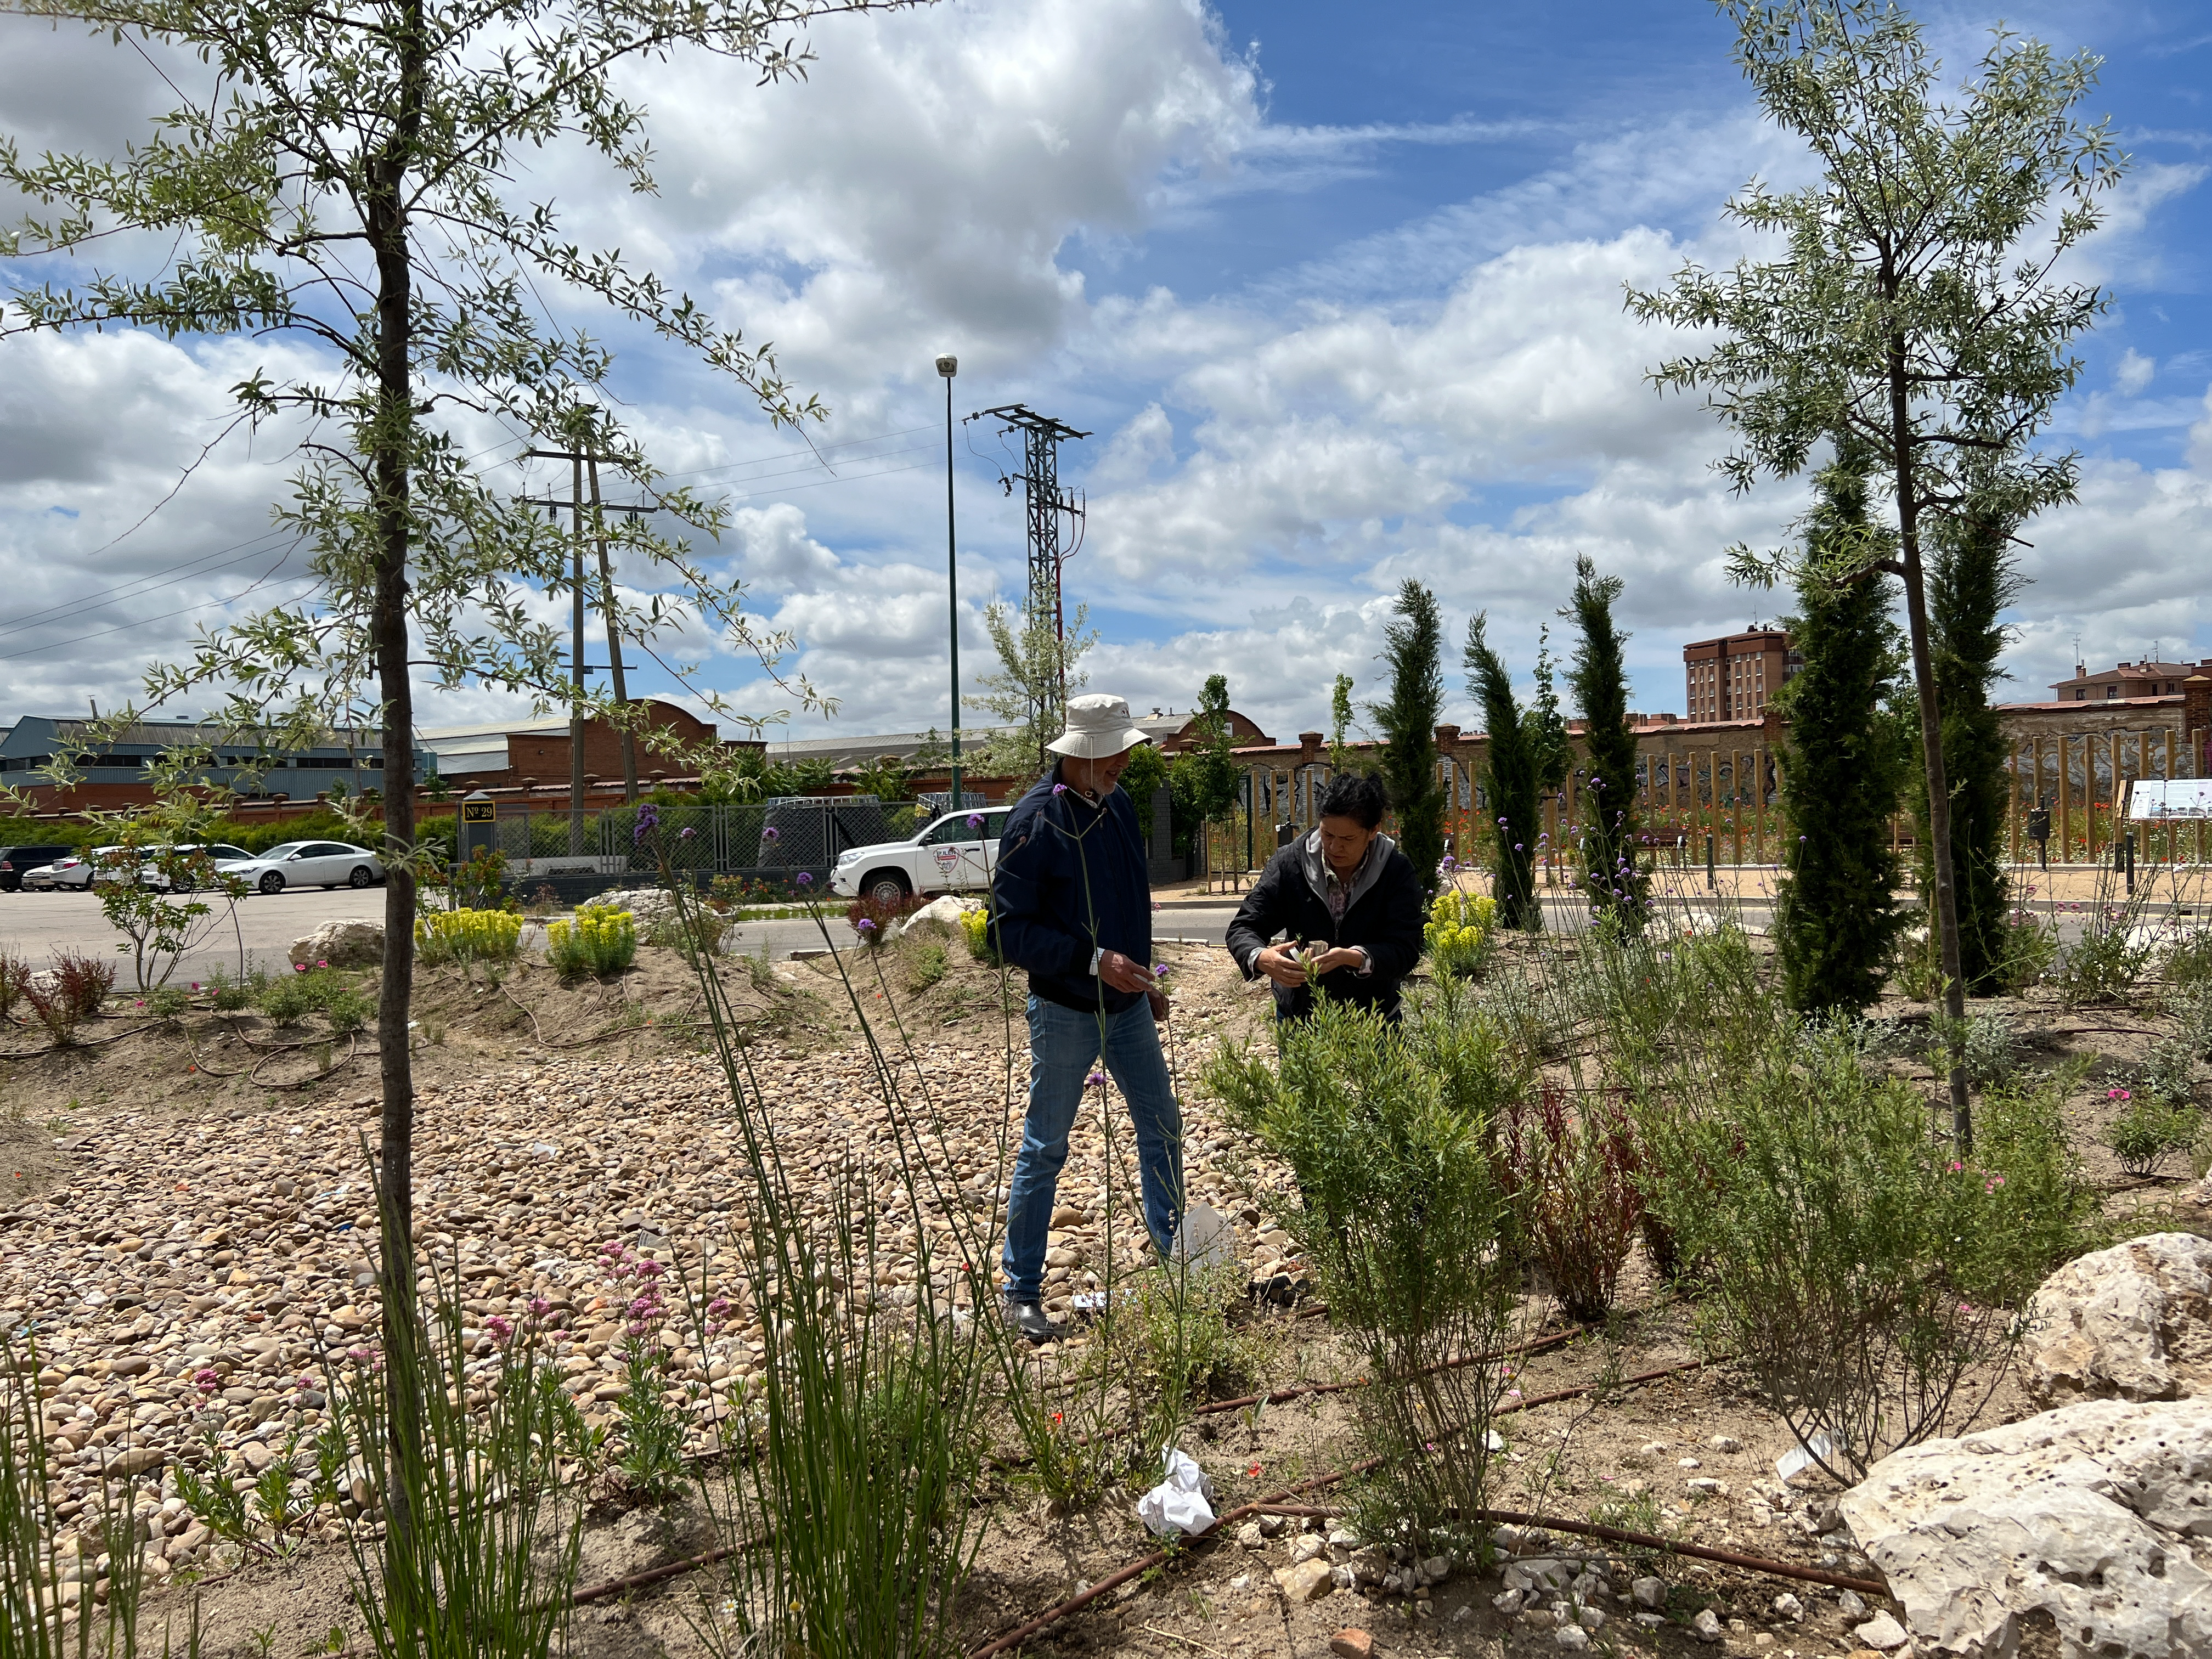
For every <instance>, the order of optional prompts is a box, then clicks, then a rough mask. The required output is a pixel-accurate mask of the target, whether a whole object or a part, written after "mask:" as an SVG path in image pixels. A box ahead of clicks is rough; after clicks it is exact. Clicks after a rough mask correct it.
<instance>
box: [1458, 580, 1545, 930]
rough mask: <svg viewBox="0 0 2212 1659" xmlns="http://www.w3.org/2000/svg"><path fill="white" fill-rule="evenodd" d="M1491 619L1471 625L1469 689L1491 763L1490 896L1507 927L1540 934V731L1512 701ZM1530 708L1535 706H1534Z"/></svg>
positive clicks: (1479, 616) (1486, 777) (1487, 776)
mask: <svg viewBox="0 0 2212 1659" xmlns="http://www.w3.org/2000/svg"><path fill="white" fill-rule="evenodd" d="M1487 621H1488V619H1487V617H1486V616H1485V615H1484V613H1482V612H1480V611H1477V612H1476V613H1475V615H1474V617H1472V618H1470V619H1469V621H1468V624H1467V652H1466V654H1465V656H1464V658H1463V659H1462V660H1463V661H1464V662H1465V663H1466V665H1467V694H1468V696H1470V697H1473V698H1474V700H1475V701H1476V702H1480V704H1481V705H1482V725H1483V730H1484V732H1486V735H1487V736H1488V738H1489V751H1490V753H1489V761H1488V764H1487V765H1486V766H1485V767H1484V769H1483V788H1484V792H1485V793H1486V795H1487V796H1488V798H1489V801H1490V810H1489V812H1488V813H1487V815H1486V816H1487V817H1488V818H1489V822H1490V832H1491V835H1492V837H1493V838H1494V842H1495V846H1496V848H1497V851H1496V854H1495V855H1494V856H1493V857H1492V860H1491V863H1490V868H1491V872H1492V874H1491V878H1490V896H1492V898H1494V899H1496V900H1497V901H1498V926H1499V927H1519V928H1523V929H1525V930H1526V931H1528V932H1529V933H1539V932H1541V931H1542V928H1543V926H1544V908H1543V906H1542V905H1541V904H1540V903H1539V902H1537V899H1536V836H1537V829H1536V826H1537V823H1538V822H1539V821H1540V817H1541V811H1542V806H1541V802H1540V800H1539V799H1538V796H1539V791H1540V787H1541V777H1540V773H1541V758H1540V757H1539V755H1538V753H1537V744H1536V736H1537V733H1536V732H1535V729H1534V726H1532V724H1531V722H1530V721H1529V720H1528V717H1527V716H1526V715H1524V714H1522V711H1521V709H1520V708H1519V707H1518V706H1517V705H1516V703H1515V702H1514V700H1513V677H1512V676H1511V675H1510V674H1508V673H1507V672H1506V671H1505V665H1504V663H1502V662H1500V661H1499V660H1498V653H1496V652H1495V651H1493V650H1492V649H1491V648H1490V641H1489V639H1488V637H1487V635H1486V632H1485V630H1486V626H1487ZM1530 712H1531V713H1533V712H1534V711H1533V710H1532V711H1530Z"/></svg>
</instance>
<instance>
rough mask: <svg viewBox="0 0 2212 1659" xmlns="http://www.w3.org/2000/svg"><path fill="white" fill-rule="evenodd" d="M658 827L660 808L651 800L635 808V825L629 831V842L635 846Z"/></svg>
mask: <svg viewBox="0 0 2212 1659" xmlns="http://www.w3.org/2000/svg"><path fill="white" fill-rule="evenodd" d="M659 828H660V809H659V807H658V806H655V805H653V803H652V802H651V801H647V802H646V804H645V805H642V806H641V807H639V808H638V809H637V827H636V828H635V829H632V830H631V831H630V832H629V839H630V844H631V845H632V846H635V845H636V844H637V843H638V842H641V841H643V840H644V839H645V838H646V837H647V836H649V835H651V834H652V833H653V831H654V830H656V829H659Z"/></svg>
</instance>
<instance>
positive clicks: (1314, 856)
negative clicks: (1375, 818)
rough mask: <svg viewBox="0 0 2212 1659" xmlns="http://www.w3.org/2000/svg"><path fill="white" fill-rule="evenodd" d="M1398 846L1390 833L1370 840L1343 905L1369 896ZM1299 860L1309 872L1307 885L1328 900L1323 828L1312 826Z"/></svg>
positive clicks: (1324, 902) (1301, 844)
mask: <svg viewBox="0 0 2212 1659" xmlns="http://www.w3.org/2000/svg"><path fill="white" fill-rule="evenodd" d="M1397 850H1398V843H1397V842H1395V841H1393V840H1391V839H1390V837H1389V836H1376V837H1375V839H1374V840H1373V841H1371V842H1369V843H1368V846H1367V861H1366V862H1365V863H1364V864H1363V865H1361V866H1359V874H1358V876H1357V877H1356V878H1353V880H1352V896H1351V897H1349V898H1347V899H1346V900H1345V902H1344V908H1345V909H1346V910H1347V911H1349V910H1350V909H1351V908H1352V906H1353V905H1355V904H1357V903H1358V902H1359V901H1360V900H1361V899H1363V898H1364V897H1366V896H1367V893H1368V890H1369V889H1370V888H1372V887H1373V886H1374V885H1375V884H1376V882H1378V881H1380V880H1382V878H1383V866H1384V865H1386V864H1388V863H1389V861H1390V854H1393V853H1395V852H1396V851H1397ZM1298 864H1299V866H1300V867H1301V868H1302V869H1304V871H1305V872H1306V885H1307V886H1309V887H1310V888H1312V889H1313V891H1314V896H1315V897H1316V898H1317V899H1319V900H1320V901H1321V902H1322V903H1323V904H1327V903H1328V861H1327V860H1324V859H1323V858H1322V855H1321V831H1320V829H1317V828H1316V829H1310V830H1308V831H1307V832H1306V838H1305V839H1304V841H1303V842H1299V843H1298Z"/></svg>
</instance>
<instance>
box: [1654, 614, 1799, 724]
mask: <svg viewBox="0 0 2212 1659" xmlns="http://www.w3.org/2000/svg"><path fill="white" fill-rule="evenodd" d="M1804 664H1805V657H1804V653H1802V652H1801V651H1799V650H1798V649H1797V648H1796V645H1795V644H1794V643H1793V642H1792V641H1791V640H1790V635H1787V634H1785V633H1784V632H1783V631H1782V630H1781V629H1778V628H1753V629H1746V630H1745V631H1744V632H1742V633H1741V634H1730V635H1727V636H1726V637H1725V638H1723V639H1717V640H1699V641H1696V642H1695V643H1693V644H1691V645H1686V646H1684V647H1682V673H1683V679H1684V681H1685V683H1686V690H1687V692H1688V695H1689V699H1690V709H1689V715H1688V718H1689V719H1690V720H1692V721H1705V720H1757V719H1759V717H1760V716H1761V715H1762V714H1765V712H1766V700H1767V699H1768V698H1769V697H1771V696H1773V695H1774V694H1775V693H1776V692H1777V691H1779V690H1781V689H1782V686H1783V683H1784V681H1785V680H1787V679H1789V678H1790V676H1791V675H1793V674H1795V673H1796V671H1798V670H1799V669H1800V668H1802V667H1803V666H1804Z"/></svg>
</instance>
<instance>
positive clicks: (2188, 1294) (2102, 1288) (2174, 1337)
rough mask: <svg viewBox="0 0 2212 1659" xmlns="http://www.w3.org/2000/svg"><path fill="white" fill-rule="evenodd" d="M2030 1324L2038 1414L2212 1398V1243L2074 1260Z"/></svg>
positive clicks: (2046, 1286) (2139, 1242)
mask: <svg viewBox="0 0 2212 1659" xmlns="http://www.w3.org/2000/svg"><path fill="white" fill-rule="evenodd" d="M2029 1318H2030V1319H2031V1320H2033V1322H2034V1323H2035V1326H2036V1329H2035V1331H2034V1332H2033V1334H2032V1335H2031V1336H2030V1337H2029V1338H2028V1341H2029V1344H2030V1352H2029V1354H2028V1364H2027V1386H2028V1391H2029V1392H2030V1393H2032V1394H2033V1395H2035V1397H2036V1399H2037V1401H2038V1402H2039V1403H2040V1404H2042V1405H2045V1406H2063V1405H2069V1404H2071V1403H2073V1402H2074V1401H2077V1400H2085V1399H2086V1400H2112V1399H2120V1400H2178V1399H2184V1398H2186V1397H2188V1396H2189V1395H2199V1394H2212V1240H2206V1239H2202V1238H2198V1237H2196V1236H2195V1235H2194V1234H2192V1233H2152V1234H2149V1235H2148V1236H2147V1237H2142V1238H2131V1239H2130V1240H2129V1241H2128V1242H2127V1243H2124V1244H2115V1245H2114V1246H2112V1249H2109V1250H2098V1251H2096V1252H2094V1253H2093V1254H2092V1255H2085V1256H2081V1257H2079V1258H2077V1259H2076V1260H2075V1261H2069V1262H2068V1263H2067V1264H2066V1265H2065V1266H2064V1267H2061V1268H2060V1269H2059V1270H2058V1271H2057V1273H2053V1274H2051V1277H2050V1278H2049V1279H2045V1281H2044V1282H2043V1287H2042V1288H2041V1289H2040V1290H2039V1291H2036V1293H2035V1300H2034V1301H2033V1303H2032V1304H2030V1308H2029Z"/></svg>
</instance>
